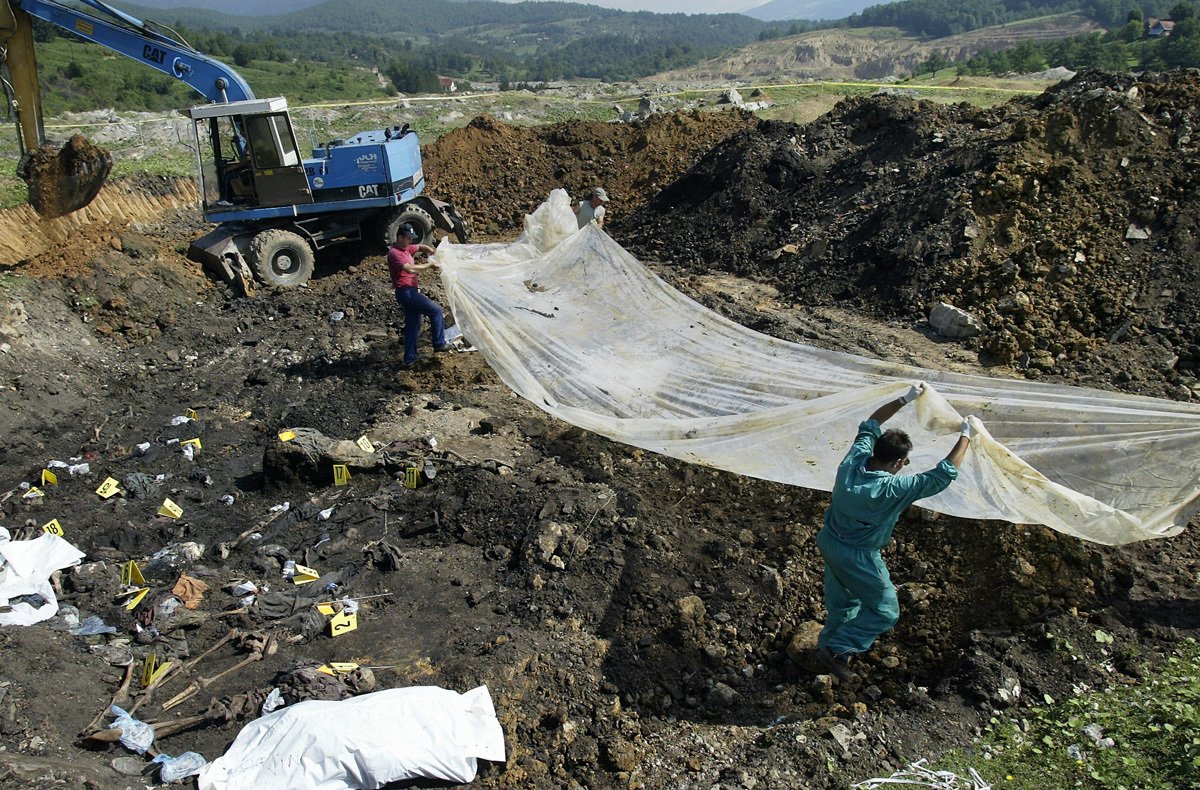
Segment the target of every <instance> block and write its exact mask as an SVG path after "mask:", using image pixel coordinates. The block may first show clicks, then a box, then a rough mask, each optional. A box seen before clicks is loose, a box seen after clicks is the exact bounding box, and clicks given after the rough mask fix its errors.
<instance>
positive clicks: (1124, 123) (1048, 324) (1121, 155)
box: [612, 72, 1200, 400]
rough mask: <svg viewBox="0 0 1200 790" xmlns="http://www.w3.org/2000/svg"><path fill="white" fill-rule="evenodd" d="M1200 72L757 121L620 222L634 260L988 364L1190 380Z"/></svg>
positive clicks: (1199, 336) (1030, 371) (1180, 392)
mask: <svg viewBox="0 0 1200 790" xmlns="http://www.w3.org/2000/svg"><path fill="white" fill-rule="evenodd" d="M1198 99H1200V79H1198V77H1197V75H1196V74H1195V73H1194V72H1186V73H1173V74H1166V75H1147V76H1143V77H1133V76H1122V75H1113V74H1105V73H1098V72H1091V73H1082V74H1080V75H1078V76H1076V77H1075V78H1074V79H1073V80H1071V81H1070V82H1067V83H1062V84H1060V85H1058V86H1056V87H1054V88H1051V89H1050V90H1047V91H1046V92H1045V93H1044V94H1042V95H1040V96H1038V97H1035V98H1020V99H1014V100H1013V101H1011V102H1009V103H1007V104H1005V105H1001V106H998V107H995V108H992V109H987V110H982V109H978V108H975V107H971V106H968V105H965V104H959V105H952V106H943V105H937V104H931V103H928V102H922V101H918V100H915V99H912V98H908V97H902V96H886V95H884V96H873V97H867V98H855V99H849V100H845V101H843V102H841V103H839V104H838V105H837V107H835V108H834V110H833V111H832V112H830V113H828V114H827V115H825V116H822V117H821V118H820V119H818V120H817V121H815V122H813V123H811V124H809V125H806V126H796V125H793V124H786V123H778V122H762V123H759V124H758V125H757V126H756V127H755V128H753V129H749V130H746V131H743V132H741V133H739V134H738V135H736V136H734V137H733V138H731V139H729V140H727V141H725V142H724V143H723V144H721V145H719V146H717V147H716V148H715V149H714V150H713V151H712V152H710V153H709V154H708V155H707V156H706V157H705V158H704V159H703V160H702V161H701V162H700V163H698V164H697V165H696V167H694V168H693V169H692V170H691V171H689V172H688V173H687V174H686V175H685V176H684V177H682V178H680V179H679V180H678V181H676V182H675V183H674V184H672V185H671V186H670V187H668V188H667V189H665V190H663V191H662V192H661V194H659V195H658V196H656V197H655V198H654V199H653V200H652V201H651V202H650V203H649V204H648V205H647V206H646V207H645V208H644V209H642V210H640V211H638V212H635V213H634V215H632V216H628V217H624V218H622V219H620V220H618V221H617V222H616V223H614V227H613V231H612V232H613V234H614V236H616V237H617V238H618V239H620V240H622V241H623V242H625V243H626V244H627V246H629V247H630V248H631V249H632V250H633V251H635V253H638V254H639V255H640V256H642V257H643V258H646V259H650V260H657V261H661V262H663V263H664V264H667V265H670V266H672V267H678V268H680V269H689V270H711V269H712V268H713V267H714V266H715V267H718V268H720V269H724V270H727V271H730V272H732V273H734V274H736V275H738V276H743V277H752V278H755V279H760V280H763V281H766V282H769V283H771V284H772V285H774V286H776V287H777V288H778V289H779V290H780V291H781V292H782V293H783V294H784V295H785V298H791V299H793V300H795V301H796V302H797V303H802V304H808V305H829V304H838V305H841V306H844V307H848V308H852V309H856V310H864V311H867V312H869V313H871V314H872V315H874V316H876V317H880V318H890V319H901V320H905V321H910V322H911V321H920V320H922V319H924V318H925V317H927V316H928V315H929V310H930V308H931V307H932V305H933V304H934V303H936V302H938V301H946V302H948V303H951V304H953V305H954V306H956V307H959V308H962V309H965V310H968V311H971V312H972V313H974V314H975V315H977V316H978V318H979V319H980V320H981V322H982V324H983V327H984V330H985V331H984V332H983V333H982V334H981V335H980V336H979V337H977V338H975V339H973V340H971V341H969V342H970V345H971V346H972V347H973V348H976V349H977V350H978V352H979V355H980V361H981V362H982V363H983V364H985V365H1014V366H1016V367H1017V368H1019V369H1020V370H1022V371H1023V372H1024V373H1025V375H1027V376H1029V377H1031V378H1032V377H1037V376H1053V377H1056V378H1058V379H1063V380H1072V381H1079V382H1086V383H1090V384H1094V385H1097V386H1105V387H1111V386H1112V385H1113V384H1115V385H1117V386H1119V387H1120V388H1122V389H1125V390H1128V391H1132V392H1141V393H1144V394H1152V395H1161V396H1167V397H1173V398H1177V399H1183V400H1187V399H1196V398H1198V397H1200V388H1197V387H1196V386H1195V385H1196V380H1197V376H1198V375H1200V318H1198V316H1200V283H1198V277H1197V271H1196V266H1195V255H1196V244H1197V238H1198V237H1200V208H1198V206H1200V203H1198V201H1197V199H1196V198H1197V181H1196V154H1197V150H1198V149H1197V143H1198V142H1200V139H1198V138H1196V136H1195V129H1196V127H1197V125H1198V124H1200V111H1198V110H1197V106H1198V105H1197V100H1198Z"/></svg>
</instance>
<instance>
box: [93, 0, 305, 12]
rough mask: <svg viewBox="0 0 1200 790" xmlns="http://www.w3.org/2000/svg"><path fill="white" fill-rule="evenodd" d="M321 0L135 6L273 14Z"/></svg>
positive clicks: (149, 1) (143, 0) (175, 0)
mask: <svg viewBox="0 0 1200 790" xmlns="http://www.w3.org/2000/svg"><path fill="white" fill-rule="evenodd" d="M321 2H324V0H255V2H253V3H247V2H246V0H137V6H138V9H139V10H142V9H152V10H154V11H162V10H167V11H169V10H174V9H178V8H191V9H197V10H200V9H203V10H205V11H216V12H217V13H220V14H232V15H234V16H273V15H275V14H288V13H291V12H292V11H299V10H300V9H301V8H308V7H309V6H310V5H316V4H317V3H321ZM112 5H113V6H116V7H118V8H128V7H129V6H130V5H132V4H131V3H124V2H116V3H112ZM149 16H153V14H149Z"/></svg>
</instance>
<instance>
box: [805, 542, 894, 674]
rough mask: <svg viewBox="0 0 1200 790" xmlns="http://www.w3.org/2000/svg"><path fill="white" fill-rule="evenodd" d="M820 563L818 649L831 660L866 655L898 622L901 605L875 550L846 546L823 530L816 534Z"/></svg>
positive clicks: (880, 557)
mask: <svg viewBox="0 0 1200 790" xmlns="http://www.w3.org/2000/svg"><path fill="white" fill-rule="evenodd" d="M817 546H818V547H819V548H820V549H821V556H823V557H824V558H825V611H826V619H825V627H824V628H822V629H821V635H820V636H819V637H817V645H818V646H819V647H828V648H829V650H830V652H832V653H833V654H834V655H840V654H842V653H865V652H867V651H868V650H870V649H871V645H873V644H874V643H875V639H876V638H877V637H878V636H880V635H881V634H885V633H887V632H888V631H890V630H891V629H892V626H894V625H895V624H896V623H897V621H899V619H900V601H899V600H898V599H897V598H896V588H895V586H893V585H892V577H891V574H889V573H888V569H887V566H886V565H884V564H883V557H882V556H880V553H879V549H855V548H851V547H849V546H846V545H845V544H843V543H842V542H841V541H839V540H838V539H837V538H835V537H834V536H833V535H831V534H830V532H829V530H828V529H822V530H821V531H820V532H818V533H817Z"/></svg>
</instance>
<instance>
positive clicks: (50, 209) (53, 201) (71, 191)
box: [17, 134, 113, 219]
mask: <svg viewBox="0 0 1200 790" xmlns="http://www.w3.org/2000/svg"><path fill="white" fill-rule="evenodd" d="M112 166H113V160H112V155H111V154H110V153H109V152H108V151H106V150H104V149H103V148H101V147H99V146H96V145H93V144H92V143H90V142H88V140H87V138H86V137H84V136H83V135H81V134H76V135H72V137H71V139H70V140H68V141H67V143H66V145H64V146H63V147H62V149H61V150H59V149H56V148H55V147H54V146H53V145H43V146H42V147H41V148H38V149H37V150H34V151H30V152H27V153H26V154H25V155H24V156H23V157H22V158H21V161H20V163H19V164H18V166H17V173H18V175H20V176H21V178H22V179H24V180H25V183H27V184H28V185H29V205H31V206H33V210H34V211H36V212H37V213H38V214H40V215H42V216H43V217H46V218H48V219H53V218H55V217H62V216H66V215H67V214H70V213H71V212H73V211H78V210H79V209H81V208H83V207H84V206H86V205H87V204H88V203H91V202H92V199H93V198H95V197H96V195H97V194H99V192H100V190H101V189H102V188H103V187H104V182H105V181H106V180H107V179H108V174H109V173H110V172H111V171H112Z"/></svg>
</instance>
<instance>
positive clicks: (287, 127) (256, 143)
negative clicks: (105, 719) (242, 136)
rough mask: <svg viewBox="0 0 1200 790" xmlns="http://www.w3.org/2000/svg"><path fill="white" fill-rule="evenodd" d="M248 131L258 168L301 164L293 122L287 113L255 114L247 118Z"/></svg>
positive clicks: (255, 163)
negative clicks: (292, 127)
mask: <svg viewBox="0 0 1200 790" xmlns="http://www.w3.org/2000/svg"><path fill="white" fill-rule="evenodd" d="M246 133H247V135H249V137H250V150H251V151H252V152H253V154H254V166H255V169H257V170H269V169H271V168H275V167H294V166H296V165H298V164H300V154H299V152H297V151H296V141H295V138H294V137H293V136H292V129H291V123H290V122H289V120H288V117H287V116H286V115H255V116H250V117H247V118H246Z"/></svg>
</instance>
